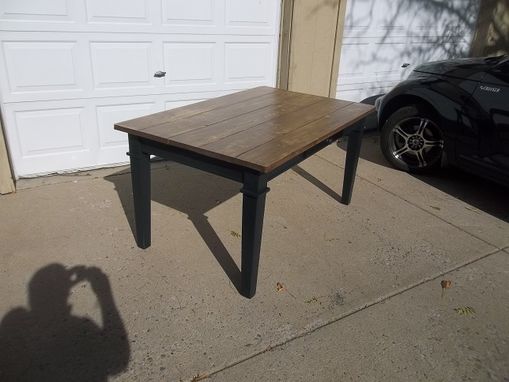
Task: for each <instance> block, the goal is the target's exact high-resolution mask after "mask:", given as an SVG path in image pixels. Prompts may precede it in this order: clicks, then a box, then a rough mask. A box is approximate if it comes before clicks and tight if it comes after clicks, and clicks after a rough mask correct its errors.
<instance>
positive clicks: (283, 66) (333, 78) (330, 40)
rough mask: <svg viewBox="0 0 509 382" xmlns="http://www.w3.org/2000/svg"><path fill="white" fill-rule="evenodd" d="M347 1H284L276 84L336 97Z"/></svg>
mask: <svg viewBox="0 0 509 382" xmlns="http://www.w3.org/2000/svg"><path fill="white" fill-rule="evenodd" d="M345 10H346V0H315V1H308V0H283V3H282V7H281V38H280V49H279V68H278V86H279V87H280V88H282V89H287V90H293V91H297V92H303V93H309V94H315V95H321V96H326V97H328V96H335V93H336V82H337V78H338V71H339V56H340V52H341V39H342V36H343V25H344V17H345Z"/></svg>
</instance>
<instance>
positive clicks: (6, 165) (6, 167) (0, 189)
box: [0, 119, 16, 194]
mask: <svg viewBox="0 0 509 382" xmlns="http://www.w3.org/2000/svg"><path fill="white" fill-rule="evenodd" d="M14 191H16V187H15V186H14V180H13V176H12V172H11V165H10V162H9V155H8V153H7V146H6V144H5V139H4V131H3V128H2V121H1V119H0V194H9V193H11V192H14Z"/></svg>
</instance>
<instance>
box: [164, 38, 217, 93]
mask: <svg viewBox="0 0 509 382" xmlns="http://www.w3.org/2000/svg"><path fill="white" fill-rule="evenodd" d="M217 45H218V44H217V43H215V42H206V41H194V42H164V43H163V46H164V48H163V49H164V68H165V70H166V71H167V75H166V77H165V85H166V86H169V87H172V86H189V85H196V84H198V85H217V84H218V82H219V79H218V72H219V68H218V67H217V66H218V65H217V64H218V61H217V60H216V57H217V55H218V54H220V53H219V52H218V47H217ZM202 89H203V87H202Z"/></svg>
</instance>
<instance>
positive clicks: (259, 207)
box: [240, 173, 269, 298]
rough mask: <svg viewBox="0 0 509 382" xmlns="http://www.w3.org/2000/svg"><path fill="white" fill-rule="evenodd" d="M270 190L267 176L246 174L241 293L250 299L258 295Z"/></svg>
mask: <svg viewBox="0 0 509 382" xmlns="http://www.w3.org/2000/svg"><path fill="white" fill-rule="evenodd" d="M268 190H269V189H268V188H267V178H266V176H265V175H256V174H251V173H245V174H244V187H243V188H242V189H241V190H240V191H241V192H242V193H243V194H244V196H243V202H242V203H243V204H242V285H241V289H242V290H241V293H242V295H243V296H245V297H248V298H251V297H253V296H254V295H255V293H256V281H257V278H258V262H259V259H260V246H261V241H262V229H263V214H264V211H265V194H266V193H267V191H268Z"/></svg>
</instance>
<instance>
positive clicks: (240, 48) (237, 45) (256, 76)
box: [224, 42, 272, 84]
mask: <svg viewBox="0 0 509 382" xmlns="http://www.w3.org/2000/svg"><path fill="white" fill-rule="evenodd" d="M271 53H272V45H271V44H270V43H268V42H265V43H264V42H256V43H255V42H252V43H243V42H227V43H225V59H224V62H225V82H226V83H230V84H235V83H249V84H256V83H263V82H269V81H270V80H271V77H272V65H271V64H272V54H271Z"/></svg>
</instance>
